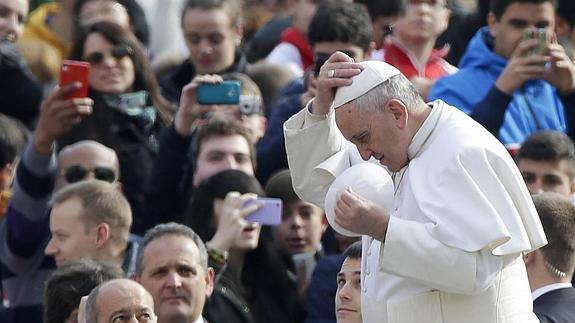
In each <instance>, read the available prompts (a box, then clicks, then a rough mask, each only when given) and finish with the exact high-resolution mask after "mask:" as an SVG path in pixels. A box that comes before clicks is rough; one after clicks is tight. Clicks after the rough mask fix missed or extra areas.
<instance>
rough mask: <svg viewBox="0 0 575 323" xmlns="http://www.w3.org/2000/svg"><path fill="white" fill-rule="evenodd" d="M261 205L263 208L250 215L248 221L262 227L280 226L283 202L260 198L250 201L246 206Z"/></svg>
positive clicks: (275, 199)
mask: <svg viewBox="0 0 575 323" xmlns="http://www.w3.org/2000/svg"><path fill="white" fill-rule="evenodd" d="M254 203H261V204H262V205H263V206H262V207H261V208H259V209H258V210H257V211H255V212H254V213H252V214H250V215H248V216H247V217H246V220H248V221H249V222H256V223H259V224H262V225H279V224H280V223H281V222H282V200H281V199H278V198H271V197H258V198H257V199H255V200H252V201H248V202H247V203H246V205H245V206H249V205H252V204H254Z"/></svg>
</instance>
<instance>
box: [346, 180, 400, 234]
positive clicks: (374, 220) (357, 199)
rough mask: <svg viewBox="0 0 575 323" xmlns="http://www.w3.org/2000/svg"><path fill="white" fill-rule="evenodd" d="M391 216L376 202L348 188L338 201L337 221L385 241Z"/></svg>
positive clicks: (353, 229)
mask: <svg viewBox="0 0 575 323" xmlns="http://www.w3.org/2000/svg"><path fill="white" fill-rule="evenodd" d="M388 221H389V216H388V215H387V212H385V210H384V209H383V208H381V207H379V206H378V205H376V204H375V203H373V202H371V201H369V200H367V199H365V198H363V197H362V196H361V195H359V194H357V193H355V192H354V191H353V190H352V189H351V188H349V187H348V188H347V189H346V190H345V191H343V193H341V196H340V197H339V199H338V200H337V202H336V206H335V222H336V223H337V224H338V225H340V226H341V227H343V228H344V229H347V230H350V231H352V232H355V233H358V234H362V235H369V236H371V237H373V238H375V239H377V240H380V241H382V242H383V241H384V240H385V233H386V232H387V223H388Z"/></svg>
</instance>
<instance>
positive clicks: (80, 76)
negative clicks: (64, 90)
mask: <svg viewBox="0 0 575 323" xmlns="http://www.w3.org/2000/svg"><path fill="white" fill-rule="evenodd" d="M89 74H90V63H88V62H82V61H71V60H65V61H64V62H63V63H62V68H61V70H60V87H63V86H65V85H68V84H70V83H74V82H81V83H82V87H81V88H79V89H78V90H76V91H73V92H71V93H70V94H68V95H67V96H66V97H65V98H66V99H72V98H85V97H87V96H88V76H89Z"/></svg>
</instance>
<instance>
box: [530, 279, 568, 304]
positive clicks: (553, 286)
mask: <svg viewBox="0 0 575 323" xmlns="http://www.w3.org/2000/svg"><path fill="white" fill-rule="evenodd" d="M569 287H571V283H556V284H551V285H545V286H543V287H540V288H537V289H536V290H534V291H533V293H531V295H533V300H536V299H537V298H538V297H539V296H541V295H543V294H546V293H549V292H551V291H554V290H556V289H561V288H569Z"/></svg>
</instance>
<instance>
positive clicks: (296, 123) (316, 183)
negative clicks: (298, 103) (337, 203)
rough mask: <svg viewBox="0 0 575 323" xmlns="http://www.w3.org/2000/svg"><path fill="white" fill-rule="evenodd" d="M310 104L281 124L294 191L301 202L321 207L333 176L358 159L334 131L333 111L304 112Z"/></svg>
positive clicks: (342, 138)
mask: <svg viewBox="0 0 575 323" xmlns="http://www.w3.org/2000/svg"><path fill="white" fill-rule="evenodd" d="M312 103H313V100H311V101H310V102H309V103H308V104H307V106H306V108H305V109H302V110H301V111H300V112H298V113H297V114H295V115H294V116H292V117H291V118H290V119H289V120H288V121H286V122H285V123H284V134H285V143H286V151H287V158H288V165H289V169H290V173H291V177H292V183H293V187H294V190H295V192H296V193H297V194H298V196H299V197H300V198H301V199H302V200H304V201H307V202H310V203H313V204H315V205H317V206H319V207H322V208H323V204H324V200H325V195H326V193H327V191H328V189H329V186H330V185H331V183H332V182H333V181H334V180H335V177H336V176H337V175H339V174H340V173H341V172H342V171H343V170H345V169H347V168H348V167H350V166H351V165H353V164H355V163H357V162H359V161H361V156H359V152H358V151H357V148H356V147H355V146H354V145H353V144H352V143H350V142H349V141H347V140H346V139H345V138H344V137H343V135H342V134H341V132H340V131H339V129H338V128H337V125H336V123H335V112H334V111H333V110H332V111H331V112H330V113H329V114H328V115H327V116H318V115H314V114H312V113H310V112H309V109H308V108H309V105H310V104H312Z"/></svg>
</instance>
